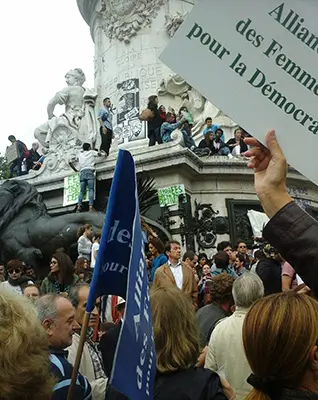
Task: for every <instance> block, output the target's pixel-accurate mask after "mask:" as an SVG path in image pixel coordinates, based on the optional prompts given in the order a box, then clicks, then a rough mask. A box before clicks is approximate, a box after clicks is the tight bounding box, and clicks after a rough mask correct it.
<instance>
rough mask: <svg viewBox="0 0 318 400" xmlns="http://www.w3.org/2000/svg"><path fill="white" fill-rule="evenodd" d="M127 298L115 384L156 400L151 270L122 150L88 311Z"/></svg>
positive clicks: (133, 399) (138, 398)
mask: <svg viewBox="0 0 318 400" xmlns="http://www.w3.org/2000/svg"><path fill="white" fill-rule="evenodd" d="M109 294H113V295H119V296H121V297H124V298H125V299H126V309H125V317H124V321H123V324H122V328H121V332H120V336H119V340H118V344H117V349H116V354H115V357H114V362H113V370H112V375H111V379H110V382H109V383H110V384H111V385H113V386H114V387H116V388H117V389H118V390H119V391H120V392H122V393H123V394H125V395H126V396H127V397H128V398H129V399H130V400H152V399H153V387H154V380H155V374H156V353H155V345H154V339H153V330H152V317H151V309H150V301H149V288H148V277H147V266H146V262H145V254H144V243H143V239H142V231H141V225H140V215H139V203H138V194H137V185H136V174H135V164H134V160H133V158H132V156H131V154H130V153H129V152H128V151H125V150H120V151H119V154H118V160H117V165H116V169H115V173H114V178H113V182H112V187H111V191H110V197H109V201H108V205H107V212H106V216H105V222H104V227H103V231H102V237H101V241H100V247H99V251H98V254H97V259H96V265H95V268H94V273H93V279H92V283H91V288H90V293H89V298H88V302H87V307H86V311H87V312H91V311H92V310H93V308H94V305H95V301H96V298H97V297H99V296H101V295H109Z"/></svg>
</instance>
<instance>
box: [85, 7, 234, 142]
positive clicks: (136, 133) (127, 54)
mask: <svg viewBox="0 0 318 400" xmlns="http://www.w3.org/2000/svg"><path fill="white" fill-rule="evenodd" d="M196 1H197V0H77V4H78V7H79V9H80V12H81V14H82V16H83V18H84V19H85V21H86V22H87V23H88V24H89V26H90V28H91V35H92V38H93V40H94V43H95V88H96V90H97V92H98V95H99V99H100V101H101V99H102V98H104V97H106V96H109V97H111V99H112V102H113V104H114V105H115V107H116V115H115V119H114V122H115V124H114V134H115V137H116V139H117V141H118V143H119V144H123V143H130V146H129V147H142V146H144V145H145V141H144V140H143V139H145V138H146V132H145V129H143V125H142V123H141V122H140V121H139V120H138V114H139V113H140V112H141V110H143V109H144V108H145V107H146V105H147V99H148V96H150V95H153V94H158V95H159V104H163V105H165V106H166V108H167V107H168V106H171V107H172V108H174V110H175V111H178V110H179V108H180V107H181V106H183V105H185V106H187V108H188V109H189V110H190V111H191V112H192V114H193V117H194V127H193V130H192V133H193V136H194V137H195V136H198V138H199V137H200V138H201V131H202V127H203V125H204V122H205V118H206V117H208V116H210V117H212V118H214V121H215V123H219V124H221V125H222V126H223V127H224V128H225V130H228V134H230V133H231V131H232V128H233V127H234V126H235V123H234V122H233V121H231V120H230V119H229V118H228V117H226V116H225V115H223V114H222V113H221V111H220V110H219V109H218V108H216V107H215V106H213V105H212V104H211V103H210V102H208V101H207V100H206V99H205V98H204V97H203V96H201V94H200V93H198V92H197V91H196V90H194V89H193V88H192V87H191V86H190V85H188V84H187V82H185V81H184V80H183V79H182V78H181V77H179V76H177V75H175V74H174V73H173V72H172V71H171V70H170V69H169V68H168V67H167V66H166V65H164V64H163V63H162V62H161V61H160V60H159V56H160V54H161V52H162V50H163V49H164V48H165V46H166V45H167V44H168V42H169V40H170V38H171V37H172V36H173V35H174V34H175V32H176V31H177V29H178V28H179V26H180V25H181V24H182V22H183V21H184V18H185V16H186V15H187V13H188V12H189V11H190V10H191V9H192V7H193V5H194V4H195V2H196ZM180 51H182V49H180ZM190 60H191V54H189V61H190ZM197 62H200V61H199V60H197Z"/></svg>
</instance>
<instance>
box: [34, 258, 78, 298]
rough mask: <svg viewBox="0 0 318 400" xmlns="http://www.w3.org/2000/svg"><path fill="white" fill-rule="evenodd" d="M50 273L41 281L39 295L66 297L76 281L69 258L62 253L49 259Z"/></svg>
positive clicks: (76, 277)
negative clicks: (62, 295)
mask: <svg viewBox="0 0 318 400" xmlns="http://www.w3.org/2000/svg"><path fill="white" fill-rule="evenodd" d="M50 270H51V271H50V273H49V275H48V276H47V277H46V278H45V279H44V280H43V282H42V285H41V293H42V294H46V293H56V294H62V293H63V294H66V295H68V294H69V292H70V289H71V287H72V286H74V285H75V284H76V283H77V281H78V276H77V275H75V269H74V265H73V263H72V260H71V259H70V257H69V256H68V255H67V254H65V253H62V252H59V253H55V254H53V255H52V257H51V263H50Z"/></svg>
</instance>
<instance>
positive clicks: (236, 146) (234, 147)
mask: <svg viewBox="0 0 318 400" xmlns="http://www.w3.org/2000/svg"><path fill="white" fill-rule="evenodd" d="M226 145H227V147H228V148H229V149H230V150H231V153H232V155H233V156H236V155H240V154H242V153H245V152H246V151H247V150H248V147H247V145H246V144H245V142H244V140H243V130H242V129H241V128H236V129H235V131H234V138H233V139H230V140H229V141H228V142H227V143H226Z"/></svg>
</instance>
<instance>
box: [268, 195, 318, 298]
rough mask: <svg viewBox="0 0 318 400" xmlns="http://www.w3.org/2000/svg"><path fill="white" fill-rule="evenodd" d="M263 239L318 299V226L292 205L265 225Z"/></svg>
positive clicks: (287, 206) (308, 216)
mask: <svg viewBox="0 0 318 400" xmlns="http://www.w3.org/2000/svg"><path fill="white" fill-rule="evenodd" d="M263 236H264V238H265V239H266V240H267V241H268V242H269V243H270V244H271V245H273V246H274V247H276V248H277V249H278V250H279V251H280V253H281V254H282V256H283V257H284V258H285V259H286V260H287V261H288V262H289V263H290V264H291V265H292V267H293V268H294V269H295V270H296V272H297V274H298V275H299V276H300V277H301V278H302V280H303V281H304V282H305V283H306V285H308V286H309V287H310V288H311V289H312V290H313V291H314V293H315V295H316V297H317V296H318V222H317V221H316V220H314V219H313V218H312V217H311V216H310V215H309V214H307V213H306V212H305V211H303V210H302V209H301V208H300V207H298V206H297V204H296V203H294V202H291V203H289V204H287V205H286V206H285V207H283V208H282V209H281V210H279V211H278V213H277V214H275V215H274V217H273V218H272V219H271V220H270V221H269V222H268V224H267V225H266V227H265V229H264V231H263Z"/></svg>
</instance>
